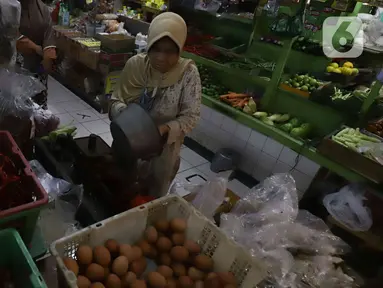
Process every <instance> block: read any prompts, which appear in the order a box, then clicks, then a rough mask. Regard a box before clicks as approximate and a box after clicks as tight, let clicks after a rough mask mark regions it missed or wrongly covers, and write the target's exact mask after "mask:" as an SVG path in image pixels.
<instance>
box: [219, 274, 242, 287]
mask: <svg viewBox="0 0 383 288" xmlns="http://www.w3.org/2000/svg"><path fill="white" fill-rule="evenodd" d="M217 276H218V279H219V280H220V281H221V283H222V284H223V285H233V286H237V280H236V279H235V276H234V274H233V273H231V272H217Z"/></svg>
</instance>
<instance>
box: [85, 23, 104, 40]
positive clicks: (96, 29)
mask: <svg viewBox="0 0 383 288" xmlns="http://www.w3.org/2000/svg"><path fill="white" fill-rule="evenodd" d="M85 27H86V36H90V37H94V36H96V34H97V33H102V32H104V31H105V25H103V24H101V25H100V24H92V23H85Z"/></svg>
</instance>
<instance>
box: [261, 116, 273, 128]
mask: <svg viewBox="0 0 383 288" xmlns="http://www.w3.org/2000/svg"><path fill="white" fill-rule="evenodd" d="M261 121H262V122H263V123H265V124H267V125H269V126H274V122H273V121H272V120H270V119H269V118H268V117H262V118H261Z"/></svg>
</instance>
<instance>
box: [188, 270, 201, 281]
mask: <svg viewBox="0 0 383 288" xmlns="http://www.w3.org/2000/svg"><path fill="white" fill-rule="evenodd" d="M188 276H189V277H190V278H191V279H192V280H193V281H199V280H203V279H204V278H205V273H203V272H202V271H201V270H198V269H197V268H195V267H190V268H189V270H188Z"/></svg>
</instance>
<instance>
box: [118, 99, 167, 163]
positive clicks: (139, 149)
mask: <svg viewBox="0 0 383 288" xmlns="http://www.w3.org/2000/svg"><path fill="white" fill-rule="evenodd" d="M110 130H111V133H112V137H113V145H112V148H113V152H114V154H115V156H117V157H120V158H123V159H124V160H126V159H129V160H131V161H134V160H137V159H144V160H146V159H150V158H152V157H155V156H157V155H159V154H160V153H161V152H162V149H163V146H164V140H163V138H162V137H161V135H160V132H159V131H158V128H157V125H156V124H155V123H154V121H153V119H152V118H151V117H150V115H149V114H148V113H147V112H146V111H145V110H144V109H143V108H142V107H141V106H140V105H138V104H135V103H132V104H129V106H128V107H127V108H126V109H124V110H123V111H122V112H121V113H120V115H118V116H117V117H116V118H115V119H113V121H112V122H111V124H110ZM127 161H128V160H127Z"/></svg>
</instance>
